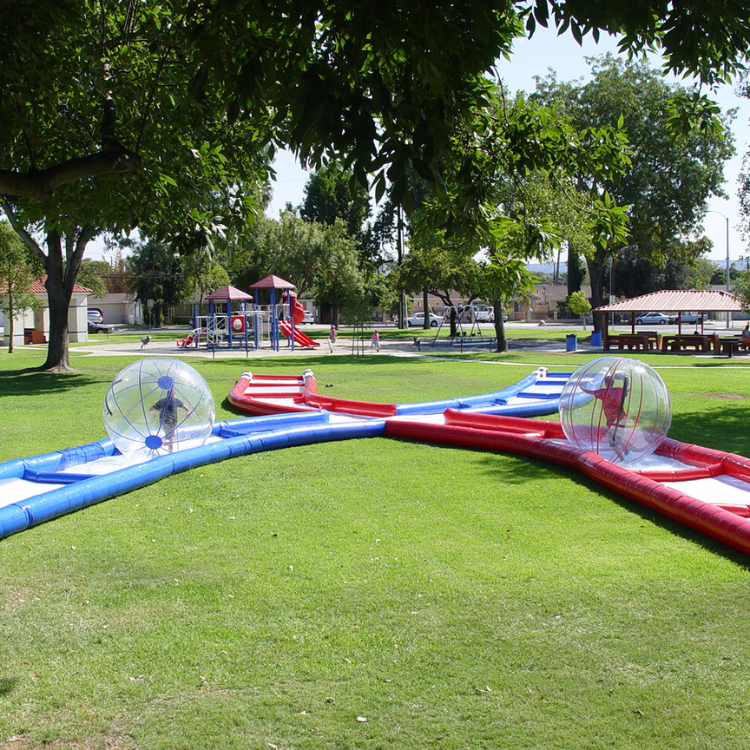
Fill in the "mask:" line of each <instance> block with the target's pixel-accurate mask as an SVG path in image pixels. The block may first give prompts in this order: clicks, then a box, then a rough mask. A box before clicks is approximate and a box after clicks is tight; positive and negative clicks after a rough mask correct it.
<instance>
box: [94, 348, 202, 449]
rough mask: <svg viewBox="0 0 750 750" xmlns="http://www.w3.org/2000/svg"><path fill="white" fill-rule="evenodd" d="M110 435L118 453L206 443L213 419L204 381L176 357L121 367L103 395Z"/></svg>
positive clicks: (104, 412) (147, 359)
mask: <svg viewBox="0 0 750 750" xmlns="http://www.w3.org/2000/svg"><path fill="white" fill-rule="evenodd" d="M102 416H103V418H104V426H105V427H106V429H107V434H108V435H109V436H110V438H111V439H112V442H113V443H114V444H115V446H116V447H117V449H118V450H119V451H120V453H132V452H133V451H138V450H146V451H148V452H151V453H153V454H155V455H161V454H166V453H171V452H172V451H176V450H180V449H183V448H188V447H193V446H197V445H203V444H204V443H205V442H206V440H207V439H208V437H209V436H210V434H211V430H212V429H213V424H214V399H213V396H212V395H211V391H210V390H209V388H208V385H207V384H206V381H205V380H204V379H203V378H202V377H201V375H200V374H199V373H198V372H196V370H194V369H193V368H192V367H190V366H189V365H186V364H185V363H184V362H180V361H179V360H177V359H170V358H157V357H149V358H146V359H141V360H138V361H137V362H134V363H133V364H131V365H128V366H127V367H125V368H124V369H123V370H121V371H120V372H119V373H118V374H117V375H116V376H115V378H114V379H113V380H112V382H111V383H110V386H109V389H108V390H107V395H106V396H105V397H104V405H103V407H102Z"/></svg>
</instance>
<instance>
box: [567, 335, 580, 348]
mask: <svg viewBox="0 0 750 750" xmlns="http://www.w3.org/2000/svg"><path fill="white" fill-rule="evenodd" d="M577 350H578V336H576V334H575V333H569V334H567V336H565V351H566V352H575V351H577Z"/></svg>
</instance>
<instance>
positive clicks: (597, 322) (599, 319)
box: [586, 258, 606, 331]
mask: <svg viewBox="0 0 750 750" xmlns="http://www.w3.org/2000/svg"><path fill="white" fill-rule="evenodd" d="M586 265H587V267H588V269H589V279H590V280H591V307H593V308H597V307H601V306H602V305H603V304H604V266H603V265H602V263H600V262H599V261H597V260H596V258H587V259H586ZM605 315H606V313H594V330H595V331H602V330H604V318H605Z"/></svg>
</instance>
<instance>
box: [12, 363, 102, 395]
mask: <svg viewBox="0 0 750 750" xmlns="http://www.w3.org/2000/svg"><path fill="white" fill-rule="evenodd" d="M95 382H97V380H96V378H91V377H89V376H87V375H83V374H81V373H77V372H70V373H64V374H63V373H48V372H40V371H39V370H32V369H28V370H0V398H2V397H3V396H44V395H45V394H48V393H64V392H66V391H70V390H73V389H74V388H79V387H81V386H84V385H89V384H91V383H95Z"/></svg>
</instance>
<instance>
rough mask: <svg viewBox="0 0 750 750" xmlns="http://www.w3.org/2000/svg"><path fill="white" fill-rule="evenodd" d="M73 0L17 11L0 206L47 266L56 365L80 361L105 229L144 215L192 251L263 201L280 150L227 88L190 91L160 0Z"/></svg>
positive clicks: (2, 70)
mask: <svg viewBox="0 0 750 750" xmlns="http://www.w3.org/2000/svg"><path fill="white" fill-rule="evenodd" d="M60 7H62V8H63V10H64V11H66V12H67V15H63V16H60V14H59V13H58V8H57V6H55V7H52V6H51V5H50V7H49V8H48V7H47V3H45V2H43V1H42V2H39V3H33V4H31V3H30V4H29V7H28V8H26V10H27V11H28V12H29V14H30V15H29V16H27V17H26V18H25V22H24V23H25V24H26V25H29V26H31V29H29V28H26V27H25V26H24V24H20V25H19V24H18V23H16V22H15V21H14V19H13V18H10V19H9V23H10V29H11V30H12V32H13V33H12V34H11V33H10V32H8V29H3V30H2V31H0V34H2V33H3V32H8V36H7V37H6V36H4V39H3V40H2V43H0V55H2V66H0V92H1V95H0V110H1V111H0V166H6V165H12V166H13V167H14V169H12V170H6V171H5V172H0V190H2V191H3V192H4V193H5V194H4V196H3V195H2V193H0V206H1V207H2V210H3V211H4V213H5V214H6V215H7V216H8V218H9V220H10V221H11V223H12V225H13V227H14V228H15V229H16V231H17V232H18V234H19V236H20V237H21V238H22V239H23V240H24V242H25V243H26V245H27V246H28V248H29V249H30V250H31V252H32V253H34V255H35V256H36V257H37V258H38V260H39V261H40V263H41V264H42V265H43V267H44V271H45V273H46V276H47V281H46V284H47V293H48V299H49V310H50V344H49V347H48V353H47V361H46V362H45V364H44V367H45V369H50V370H55V369H60V370H64V369H68V366H69V365H68V350H67V346H68V336H67V333H68V331H67V325H68V306H69V303H70V298H71V294H72V290H73V286H74V284H75V282H76V279H77V276H78V273H79V270H80V267H81V262H82V260H83V256H84V253H85V251H86V248H87V246H88V243H89V242H90V241H91V240H92V239H93V238H94V237H96V236H97V235H99V234H101V233H102V232H105V231H109V232H115V233H116V232H124V233H127V232H129V231H130V230H131V229H133V228H135V227H139V228H140V229H141V230H142V232H143V234H144V235H145V236H149V237H151V238H153V239H155V240H157V241H163V242H169V243H170V246H171V247H173V248H174V249H176V250H179V251H182V252H190V251H193V250H195V249H196V248H200V249H205V248H207V247H210V234H211V233H212V232H221V231H224V228H225V227H227V226H229V227H231V226H232V224H233V222H235V221H236V222H238V223H244V222H245V221H246V220H247V217H248V215H250V214H251V212H252V211H253V210H254V206H255V203H256V195H257V194H258V192H259V182H260V181H262V179H263V177H264V174H265V170H264V165H265V163H266V161H267V160H268V153H267V152H266V151H265V150H264V149H263V148H261V147H260V146H259V145H258V144H256V142H255V138H256V137H257V135H258V132H259V125H258V123H257V122H250V121H249V120H242V121H234V122H230V121H229V119H228V117H227V112H226V107H224V106H223V105H221V104H220V103H221V101H222V99H221V96H220V93H221V92H220V91H218V90H216V89H214V90H213V91H211V92H203V93H202V94H201V96H200V97H197V96H193V95H192V94H191V93H190V90H189V86H188V84H189V81H190V80H191V78H192V76H193V75H194V73H195V69H194V67H191V64H190V61H189V60H188V59H186V56H184V55H183V54H182V50H181V49H180V48H179V47H178V46H175V43H176V41H177V40H176V38H175V37H174V34H169V33H167V30H168V29H169V27H170V24H172V23H176V24H177V25H179V23H180V16H179V15H177V16H175V15H174V14H173V12H172V11H171V10H170V9H168V8H166V6H163V5H162V4H160V3H157V2H150V1H147V2H144V3H119V2H102V3H91V4H89V3H87V2H81V3H72V4H71V3H67V2H65V1H64V2H62V3H61V4H60ZM4 10H7V8H5V7H4ZM14 13H15V14H21V15H23V13H22V11H21V9H20V8H19V7H18V6H17V5H16V6H15V7H14ZM7 15H8V14H7V12H6V13H4V14H3V16H2V22H3V23H4V22H5V20H6V18H7ZM183 20H184V19H183ZM32 21H33V22H38V27H35V26H34V25H33V23H32ZM3 23H0V26H2V25H3ZM6 43H7V44H6ZM24 61H25V63H26V65H27V68H28V69H27V70H25V71H23V76H22V75H21V72H20V71H19V70H18V66H20V65H21V64H22V62H24ZM27 74H28V76H27ZM30 84H33V85H30Z"/></svg>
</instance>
